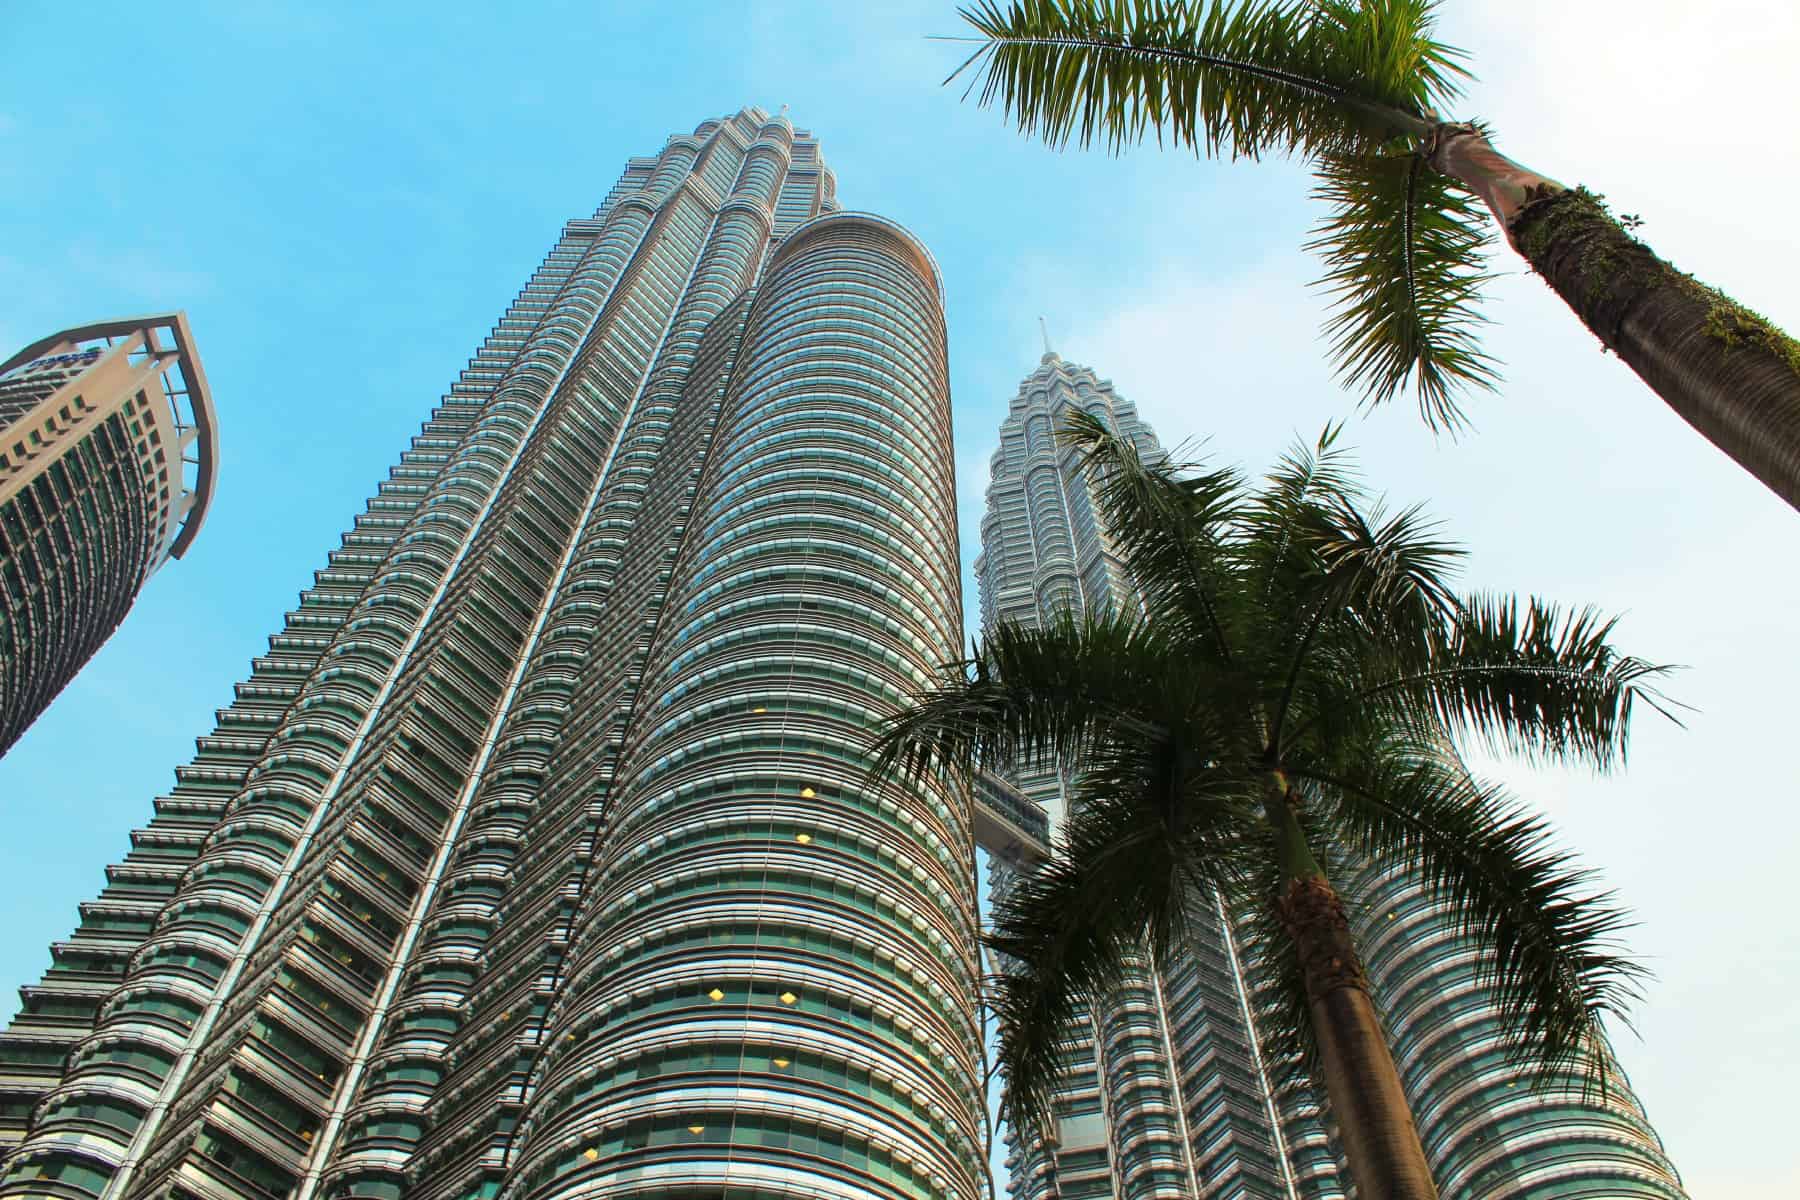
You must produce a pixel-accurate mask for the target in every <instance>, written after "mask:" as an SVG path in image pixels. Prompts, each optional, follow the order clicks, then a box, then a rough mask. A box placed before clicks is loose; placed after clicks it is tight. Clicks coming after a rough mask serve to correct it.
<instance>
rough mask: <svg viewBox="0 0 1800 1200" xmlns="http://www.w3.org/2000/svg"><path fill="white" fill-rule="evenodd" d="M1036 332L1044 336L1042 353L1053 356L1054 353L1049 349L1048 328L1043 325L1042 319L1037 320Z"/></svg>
mask: <svg viewBox="0 0 1800 1200" xmlns="http://www.w3.org/2000/svg"><path fill="white" fill-rule="evenodd" d="M1038 332H1039V333H1041V334H1043V335H1044V353H1045V354H1055V353H1056V351H1054V350H1052V349H1051V348H1050V327H1049V326H1048V325H1046V324H1044V318H1042V317H1039V318H1038Z"/></svg>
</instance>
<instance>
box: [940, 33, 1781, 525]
mask: <svg viewBox="0 0 1800 1200" xmlns="http://www.w3.org/2000/svg"><path fill="white" fill-rule="evenodd" d="M1437 9H1438V0H1005V2H1004V3H1003V2H1002V0H977V2H976V3H974V4H972V5H971V6H970V7H967V8H965V9H963V10H962V15H963V17H964V19H965V20H966V21H967V22H968V23H969V24H970V25H971V26H972V27H973V28H974V30H975V32H976V33H977V34H978V35H979V40H980V43H981V44H980V46H979V48H978V49H977V50H976V51H975V52H974V54H973V55H971V56H970V58H969V59H968V60H967V61H965V62H964V63H963V65H962V66H961V67H960V68H958V70H957V71H956V72H955V74H953V75H952V76H951V78H952V79H954V78H956V77H957V76H958V75H961V74H963V73H964V72H966V71H973V72H975V75H974V79H975V82H974V83H973V84H972V85H971V87H972V88H975V87H978V88H979V89H980V99H981V101H982V102H983V103H984V104H991V103H998V104H1000V105H1002V106H1003V107H1004V108H1005V110H1006V111H1007V113H1008V114H1010V115H1011V116H1012V117H1013V118H1014V119H1015V120H1016V121H1017V123H1018V124H1019V126H1020V128H1021V129H1022V130H1023V131H1025V132H1026V133H1028V134H1037V135H1041V136H1042V137H1043V138H1044V139H1045V140H1046V141H1048V142H1049V143H1050V144H1051V145H1053V146H1058V147H1060V146H1063V145H1066V144H1067V143H1068V142H1069V141H1071V140H1074V141H1076V142H1078V143H1079V144H1081V145H1088V144H1090V143H1093V142H1099V143H1102V144H1103V145H1105V146H1107V147H1108V148H1111V149H1114V150H1117V149H1119V148H1121V147H1123V146H1125V145H1127V144H1131V143H1135V142H1139V141H1142V140H1144V139H1145V138H1146V137H1154V138H1155V139H1156V140H1157V142H1158V143H1159V144H1160V143H1161V142H1162V141H1163V140H1164V139H1167V140H1168V141H1170V142H1172V143H1173V144H1175V145H1177V146H1186V147H1190V148H1192V149H1193V150H1195V151H1196V152H1198V153H1202V154H1207V155H1215V156H1217V155H1229V156H1232V157H1248V158H1258V157H1261V156H1262V155H1264V154H1267V153H1271V152H1276V153H1287V154H1294V155H1297V156H1299V157H1301V158H1303V159H1305V160H1306V161H1307V162H1308V163H1309V164H1310V165H1311V166H1312V168H1313V173H1314V181H1315V194H1316V195H1317V196H1318V197H1319V198H1320V199H1322V200H1324V201H1325V202H1326V203H1327V204H1328V205H1329V206H1330V215H1329V216H1327V217H1326V218H1325V219H1324V220H1323V221H1322V222H1321V223H1320V224H1319V225H1318V227H1317V229H1316V231H1315V235H1314V237H1313V239H1312V241H1311V242H1310V248H1311V249H1312V250H1314V251H1315V252H1317V253H1318V254H1319V255H1320V257H1321V258H1322V260H1323V263H1324V274H1323V278H1322V280H1321V282H1322V283H1323V285H1324V286H1325V288H1326V290H1327V291H1328V292H1329V293H1330V294H1331V295H1332V297H1333V301H1334V310H1333V313H1332V315H1331V316H1330V318H1329V319H1328V322H1327V326H1326V334H1327V337H1328V339H1329V341H1330V343H1331V349H1332V353H1333V357H1334V358H1335V360H1336V362H1337V365H1338V369H1339V373H1340V375H1341V377H1342V378H1343V380H1344V382H1345V383H1346V384H1347V385H1349V386H1350V387H1352V388H1355V389H1358V390H1360V391H1361V392H1363V393H1364V395H1365V396H1366V398H1367V399H1368V400H1369V401H1371V402H1380V401H1385V400H1388V399H1391V398H1392V397H1394V396H1396V395H1398V394H1399V393H1401V392H1402V391H1404V390H1406V389H1407V388H1408V387H1410V388H1411V389H1412V390H1413V392H1414V393H1415V395H1416V396H1417V399H1418V403H1419V407H1420V411H1421V412H1422V413H1423V415H1424V417H1425V419H1426V421H1427V422H1428V423H1429V424H1430V425H1432V427H1434V428H1455V427H1456V426H1458V425H1459V423H1460V421H1461V415H1460V410H1459V397H1460V396H1461V395H1463V394H1465V393H1467V392H1468V391H1470V390H1471V389H1483V388H1490V387H1492V386H1494V384H1495V383H1496V382H1497V373H1496V364H1495V362H1494V360H1493V359H1492V357H1491V356H1490V355H1488V354H1487V353H1486V352H1485V351H1484V350H1483V348H1482V343H1481V337H1480V334H1481V328H1482V326H1483V324H1484V323H1485V319H1484V317H1483V316H1482V313H1481V304H1480V301H1481V294H1482V289H1483V286H1484V285H1485V284H1486V282H1487V281H1488V279H1489V278H1490V276H1489V274H1488V272H1487V270H1486V266H1485V262H1486V260H1485V258H1484V246H1485V244H1486V242H1487V226H1486V224H1485V221H1484V218H1483V215H1482V212H1483V207H1484V206H1485V208H1486V209H1487V210H1488V211H1489V212H1491V214H1492V215H1493V217H1494V220H1495V223H1496V225H1497V226H1498V228H1499V229H1500V230H1501V231H1502V232H1503V233H1504V234H1505V236H1506V238H1507V240H1508V242H1509V243H1510V244H1511V245H1512V246H1513V247H1514V248H1515V249H1516V250H1518V251H1519V253H1520V254H1521V255H1522V256H1523V257H1524V258H1525V259H1526V261H1527V262H1528V263H1529V264H1530V266H1531V268H1532V270H1534V271H1536V272H1537V273H1539V274H1540V275H1542V276H1543V278H1544V279H1545V281H1546V282H1547V283H1548V284H1549V285H1550V286H1551V287H1552V288H1553V289H1554V290H1555V291H1556V292H1557V294H1558V295H1560V296H1561V297H1562V298H1563V299H1564V300H1565V301H1567V302H1568V304H1569V306H1570V307H1571V308H1573V309H1574V310H1575V312H1576V314H1577V315H1578V316H1579V317H1580V318H1581V320H1582V321H1583V322H1584V323H1585V324H1586V325H1587V326H1588V328H1589V329H1590V330H1591V331H1592V332H1593V333H1594V334H1595V335H1596V336H1597V337H1598V338H1599V339H1600V341H1601V343H1602V344H1603V345H1605V346H1606V347H1607V348H1608V349H1610V350H1612V351H1613V352H1615V353H1616V354H1617V355H1618V356H1619V358H1620V359H1621V360H1622V361H1623V362H1625V363H1626V364H1627V365H1628V366H1630V367H1631V369H1632V370H1634V371H1636V372H1637V373H1638V375H1639V376H1640V377H1641V378H1643V379H1644V381H1645V382H1646V383H1647V384H1649V386H1650V387H1651V388H1652V389H1653V390H1655V391H1656V392H1657V394H1658V395H1660V396H1662V398H1663V399H1664V400H1665V401H1667V402H1668V403H1669V405H1670V406H1671V407H1672V408H1674V409H1675V411H1676V412H1677V413H1679V414H1680V415H1681V417H1682V418H1683V419H1684V420H1686V421H1688V422H1689V423H1690V424H1692V425H1693V426H1694V427H1695V428H1696V429H1698V430H1699V431H1700V432H1701V433H1703V434H1704V435H1705V436H1707V437H1708V438H1710V439H1711V440H1712V441H1713V442H1714V443H1715V444H1716V445H1718V446H1719V448H1720V449H1722V450H1724V451H1725V452H1726V453H1727V454H1729V455H1731V456H1732V457H1733V458H1735V459H1736V460H1737V461H1738V462H1739V463H1740V464H1741V465H1743V466H1744V468H1745V469H1746V470H1748V471H1750V472H1751V473H1752V474H1754V475H1755V476H1756V477H1757V478H1758V479H1760V480H1762V481H1763V482H1764V483H1765V484H1766V485H1768V486H1769V487H1770V488H1771V489H1773V490H1774V491H1775V492H1777V493H1778V494H1779V495H1781V496H1783V497H1784V498H1785V499H1786V500H1787V501H1788V502H1789V503H1790V504H1792V505H1795V506H1796V507H1800V342H1796V341H1795V340H1794V339H1793V338H1791V337H1789V336H1788V335H1787V334H1785V333H1784V332H1782V331H1781V330H1780V329H1778V328H1776V327H1775V326H1774V325H1773V324H1771V323H1770V322H1769V321H1768V320H1766V319H1765V318H1763V317H1761V316H1760V315H1758V314H1757V313H1754V312H1752V311H1750V310H1749V309H1748V308H1745V307H1744V306H1743V305H1741V304H1738V303H1737V302H1736V301H1734V300H1732V299H1731V298H1730V297H1728V296H1726V295H1724V294H1723V293H1721V292H1719V291H1718V290H1717V289H1715V288H1711V287H1709V286H1707V285H1705V284H1702V283H1700V282H1699V281H1697V280H1696V279H1694V278H1693V277H1692V276H1690V275H1687V274H1686V273H1684V272H1681V271H1678V270H1676V269H1675V268H1674V267H1673V266H1671V265H1670V264H1669V263H1667V262H1664V261H1663V260H1662V259H1660V258H1658V257H1657V256H1656V255H1655V254H1653V253H1652V252H1651V251H1650V250H1649V248H1648V247H1646V246H1645V245H1643V243H1641V242H1639V241H1638V240H1637V239H1636V238H1635V237H1633V236H1632V235H1631V233H1630V231H1629V230H1628V229H1627V228H1626V227H1625V226H1624V225H1622V224H1621V223H1620V222H1619V221H1618V220H1616V219H1615V218H1613V217H1612V216H1611V215H1610V214H1609V213H1608V212H1607V211H1606V209H1605V207H1604V205H1603V204H1602V203H1601V202H1600V199H1599V197H1597V196H1595V195H1594V194H1593V193H1591V192H1588V191H1586V190H1585V189H1582V188H1574V189H1569V188H1564V187H1563V186H1562V185H1561V184H1559V183H1557V182H1556V181H1555V180H1552V179H1548V178H1545V177H1544V176H1542V175H1538V174H1536V173H1535V172H1532V171H1530V170H1528V169H1527V168H1525V167H1522V166H1520V165H1519V164H1518V163H1515V162H1513V161H1511V160H1510V159H1507V158H1505V157H1503V156H1502V155H1500V154H1499V153H1498V152H1497V151H1496V150H1495V149H1494V148H1493V146H1492V145H1491V144H1490V142H1489V138H1488V134H1487V131H1486V129H1485V128H1484V127H1482V126H1480V125H1479V124H1476V123H1473V122H1462V123H1457V122H1452V121H1448V120H1446V119H1444V118H1443V117H1441V116H1440V115H1439V113H1440V111H1442V110H1445V109H1447V108H1448V106H1449V105H1451V104H1452V103H1454V102H1455V101H1456V99H1457V98H1458V96H1459V94H1460V91H1461V87H1462V85H1463V83H1464V82H1465V81H1466V80H1467V79H1468V72H1467V71H1466V69H1465V68H1464V66H1463V65H1462V64H1463V54H1462V52H1461V51H1459V50H1456V49H1454V48H1453V47H1450V46H1448V45H1446V44H1444V43H1443V42H1441V41H1438V40H1437V38H1436V36H1435V24H1436V14H1437Z"/></svg>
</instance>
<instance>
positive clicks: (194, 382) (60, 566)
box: [0, 312, 218, 753]
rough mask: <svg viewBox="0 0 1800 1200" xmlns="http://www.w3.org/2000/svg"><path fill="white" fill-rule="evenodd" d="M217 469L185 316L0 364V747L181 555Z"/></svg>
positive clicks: (125, 322) (50, 342) (71, 340)
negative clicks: (147, 583)
mask: <svg viewBox="0 0 1800 1200" xmlns="http://www.w3.org/2000/svg"><path fill="white" fill-rule="evenodd" d="M217 471H218V422H217V419H216V417H215V415H214V413H213V406H212V396H211V393H210V392H209V390H208V388H207V385H206V373H205V371H204V370H203V369H202V368H201V365H200V357H199V355H198V353H197V352H196V351H195V349H194V338H193V331H192V330H191V329H189V327H188V322H187V317H186V315H185V314H183V313H179V312H176V313H161V314H154V315H150V316H141V317H129V318H124V319H121V320H114V321H99V322H95V323H93V324H90V325H82V326H78V327H76V328H74V329H65V330H62V331H60V332H58V333H53V334H51V335H49V336H48V337H44V338H40V339H39V340H38V341H36V342H33V343H32V344H31V345H29V346H26V347H25V348H24V349H23V350H20V351H19V352H18V353H17V354H14V355H13V356H12V357H11V358H8V359H7V360H6V361H5V362H4V363H0V753H5V751H6V750H7V749H9V748H10V747H11V746H12V744H13V743H14V742H16V741H17V740H18V738H19V736H20V735H21V734H22V733H24V731H25V729H26V728H27V727H28V726H29V725H30V724H31V723H32V722H33V721H35V720H36V719H37V718H38V716H39V715H40V714H41V713H42V712H43V711H44V709H45V708H46V707H47V706H48V705H49V703H50V702H51V700H53V699H54V698H55V697H56V694H57V693H58V692H60V691H61V690H62V689H63V688H64V687H66V686H67V685H68V683H69V681H70V680H71V679H73V678H74V677H75V675H76V673H77V672H79V671H80V670H81V668H82V666H83V665H84V664H85V663H86V662H87V660H88V659H89V658H91V657H92V656H93V654H94V652H95V651H96V650H98V649H99V648H100V646H101V645H102V643H104V642H105V641H106V639H107V638H108V637H110V636H111V635H112V632H113V630H114V629H116V628H118V625H119V623H120V621H122V620H123V619H124V617H125V614H126V613H127V612H128V611H129V610H130V608H131V605H132V603H133V601H135V600H136V599H137V595H138V591H139V589H141V588H142V587H143V585H144V582H145V581H146V580H147V579H149V577H150V576H151V575H152V574H154V573H155V572H156V571H157V570H158V569H159V568H160V567H161V566H162V565H163V564H164V563H166V562H168V561H169V560H170V559H171V558H180V557H181V556H182V555H183V554H185V553H186V552H187V550H188V547H190V546H192V545H193V542H194V538H195V536H196V535H197V534H198V533H199V532H200V525H201V522H202V521H203V520H204V519H205V517H206V512H207V508H208V506H209V504H210V502H211V499H212V492H213V483H214V479H215V477H216V475H217Z"/></svg>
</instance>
